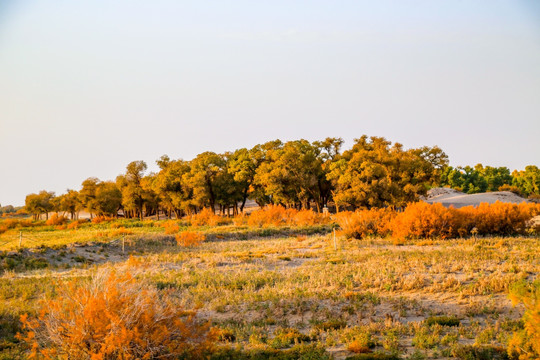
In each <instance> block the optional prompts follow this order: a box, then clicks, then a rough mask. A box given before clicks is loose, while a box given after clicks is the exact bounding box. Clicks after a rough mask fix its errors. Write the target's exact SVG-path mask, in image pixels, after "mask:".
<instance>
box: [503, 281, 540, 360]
mask: <svg viewBox="0 0 540 360" xmlns="http://www.w3.org/2000/svg"><path fill="white" fill-rule="evenodd" d="M509 297H510V300H512V304H513V305H514V306H515V305H517V304H523V306H524V307H525V313H524V314H523V318H522V321H523V323H524V328H523V329H521V330H518V331H516V332H514V334H513V336H512V338H511V339H510V341H509V342H508V355H509V356H510V358H511V359H520V360H521V359H525V360H529V359H530V360H533V359H540V280H536V281H533V282H532V283H528V282H525V281H524V280H522V281H520V282H517V283H514V284H512V286H511V287H510V293H509Z"/></svg>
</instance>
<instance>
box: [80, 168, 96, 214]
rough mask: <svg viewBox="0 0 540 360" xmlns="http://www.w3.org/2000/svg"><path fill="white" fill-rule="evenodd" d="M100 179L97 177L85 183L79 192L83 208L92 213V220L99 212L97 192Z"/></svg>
mask: <svg viewBox="0 0 540 360" xmlns="http://www.w3.org/2000/svg"><path fill="white" fill-rule="evenodd" d="M98 183H99V179H98V178H95V177H91V178H88V179H86V180H84V181H83V183H82V188H81V190H80V191H79V199H80V202H81V204H82V206H83V207H84V208H85V209H86V211H88V212H89V213H90V218H92V217H93V214H95V213H96V212H97V203H96V190H97V185H98Z"/></svg>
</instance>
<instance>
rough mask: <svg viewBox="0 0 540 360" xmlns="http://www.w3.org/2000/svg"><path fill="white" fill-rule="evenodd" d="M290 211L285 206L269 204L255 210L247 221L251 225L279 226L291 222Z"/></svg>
mask: <svg viewBox="0 0 540 360" xmlns="http://www.w3.org/2000/svg"><path fill="white" fill-rule="evenodd" d="M289 215H290V212H287V209H285V208H284V207H283V206H279V205H267V206H265V207H263V208H261V209H258V210H255V211H253V212H252V213H251V214H250V215H249V217H248V219H247V223H248V225H250V226H258V227H262V226H270V225H274V226H279V225H284V224H287V223H288V222H289Z"/></svg>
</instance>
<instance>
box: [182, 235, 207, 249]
mask: <svg viewBox="0 0 540 360" xmlns="http://www.w3.org/2000/svg"><path fill="white" fill-rule="evenodd" d="M205 240H206V235H205V234H203V233H201V232H196V231H182V232H181V233H180V234H177V235H176V243H177V244H178V246H184V247H192V246H197V245H200V244H201V243H202V242H203V241H205Z"/></svg>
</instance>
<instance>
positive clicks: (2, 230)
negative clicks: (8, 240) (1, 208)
mask: <svg viewBox="0 0 540 360" xmlns="http://www.w3.org/2000/svg"><path fill="white" fill-rule="evenodd" d="M6 231H8V227H7V226H6V225H0V234H3V233H5V232H6Z"/></svg>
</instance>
